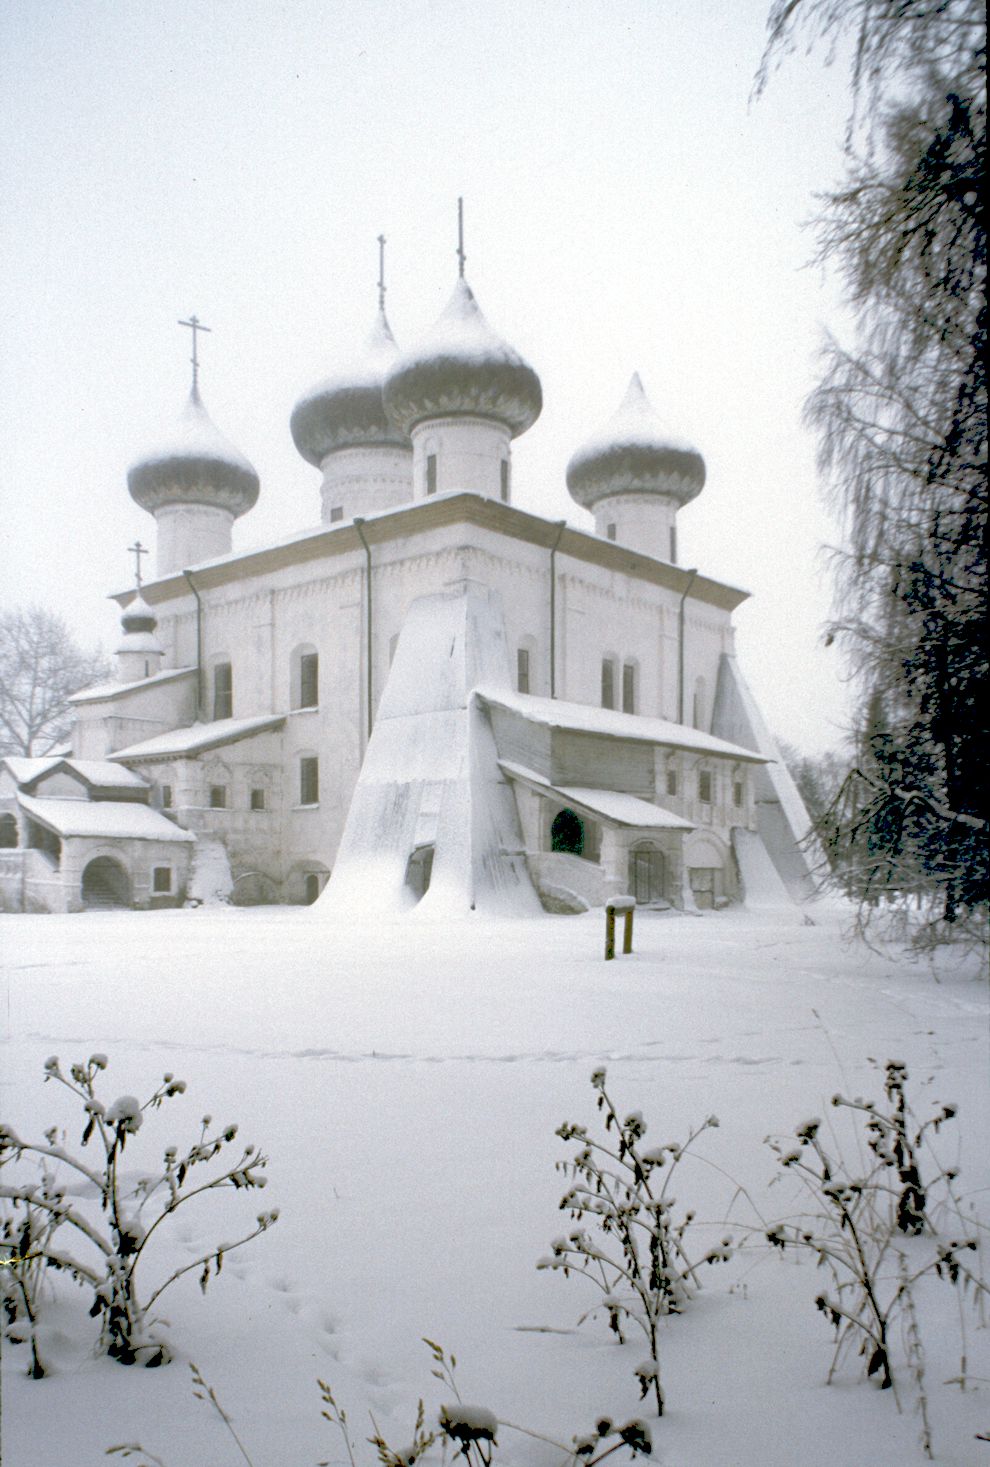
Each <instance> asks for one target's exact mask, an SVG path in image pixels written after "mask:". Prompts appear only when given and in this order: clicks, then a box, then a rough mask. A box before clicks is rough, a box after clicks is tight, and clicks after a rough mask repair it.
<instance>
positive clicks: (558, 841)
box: [550, 810, 584, 856]
mask: <svg viewBox="0 0 990 1467" xmlns="http://www.w3.org/2000/svg"><path fill="white" fill-rule="evenodd" d="M550 849H551V850H552V851H560V852H562V853H563V854H564V855H567V856H583V855H584V821H583V820H581V819H579V817H578V816H577V815H575V813H574V811H573V810H561V811H560V812H559V813H558V814H557V815H555V816H554V820H553V824H552V825H551V827H550Z"/></svg>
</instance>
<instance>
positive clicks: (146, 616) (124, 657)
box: [117, 590, 165, 683]
mask: <svg viewBox="0 0 990 1467" xmlns="http://www.w3.org/2000/svg"><path fill="white" fill-rule="evenodd" d="M157 626H158V618H157V617H156V616H155V613H154V612H153V611H152V609H151V607H150V606H149V605H148V603H147V601H145V599H144V597H143V596H142V595H141V592H140V590H139V591H137V592H136V594H135V596H134V599H133V600H132V601H129V602H128V604H127V606H126V607H125V608H124V611H123V614H122V616H121V618H120V627H121V631H122V633H123V635H122V637H121V639H120V645H119V646H118V648H117V680H118V682H122V683H133V682H137V680H138V679H139V678H143V677H152V676H153V675H154V673H156V672H159V671H160V670H161V665H162V658H163V657H164V656H165V650H164V648H163V647H162V644H161V642H159V640H158V638H157V636H156V635H155V628H156V627H157Z"/></svg>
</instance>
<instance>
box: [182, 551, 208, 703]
mask: <svg viewBox="0 0 990 1467" xmlns="http://www.w3.org/2000/svg"><path fill="white" fill-rule="evenodd" d="M182 574H183V575H184V576H185V578H186V580H187V581H188V582H189V589H190V591H191V592H192V593H193V595H194V596H195V597H196V722H197V723H202V722H203V598H202V597H201V596H200V594H199V592H198V591H197V590H196V586H195V583H194V582H193V578H192V571H187V570H184V571H183V572H182Z"/></svg>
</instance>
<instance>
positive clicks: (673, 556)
mask: <svg viewBox="0 0 990 1467" xmlns="http://www.w3.org/2000/svg"><path fill="white" fill-rule="evenodd" d="M670 563H671V565H676V564H677V526H676V525H671V527H670Z"/></svg>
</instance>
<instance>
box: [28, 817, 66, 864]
mask: <svg viewBox="0 0 990 1467" xmlns="http://www.w3.org/2000/svg"><path fill="white" fill-rule="evenodd" d="M27 844H28V848H29V849H30V850H32V851H41V852H42V853H43V854H44V855H46V856H48V857H49V859H50V860H52V861H54V862H55V865H56V866H57V865H58V864H59V862H60V861H61V859H62V842H61V839H60V838H59V837H58V836H57V835H56V834H55V832H54V830H49V829H48V827H47V826H46V825H36V824H35V822H34V821H33V820H29V821H28V828H27Z"/></svg>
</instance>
